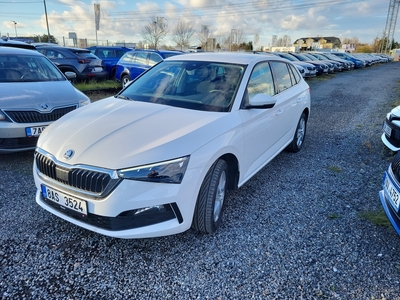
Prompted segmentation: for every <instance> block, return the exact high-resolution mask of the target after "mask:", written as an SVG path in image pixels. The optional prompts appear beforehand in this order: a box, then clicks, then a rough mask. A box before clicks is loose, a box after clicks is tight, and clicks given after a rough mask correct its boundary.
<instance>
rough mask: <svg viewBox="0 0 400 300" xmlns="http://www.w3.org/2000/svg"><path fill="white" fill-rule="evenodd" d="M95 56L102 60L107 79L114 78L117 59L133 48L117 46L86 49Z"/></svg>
mask: <svg viewBox="0 0 400 300" xmlns="http://www.w3.org/2000/svg"><path fill="white" fill-rule="evenodd" d="M87 49H89V50H90V52H92V53H93V54H94V55H96V56H97V57H98V58H100V59H102V60H103V64H104V65H105V67H106V70H107V72H108V75H109V78H110V79H114V78H115V69H116V65H117V62H118V61H119V59H120V58H121V57H122V56H123V55H124V54H125V53H126V52H129V51H132V50H133V48H127V47H119V46H92V47H89V48H87Z"/></svg>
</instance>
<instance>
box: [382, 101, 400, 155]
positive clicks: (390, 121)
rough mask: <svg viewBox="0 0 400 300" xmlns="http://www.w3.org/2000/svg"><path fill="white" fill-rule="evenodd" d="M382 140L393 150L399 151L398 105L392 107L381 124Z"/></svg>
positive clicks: (399, 112)
mask: <svg viewBox="0 0 400 300" xmlns="http://www.w3.org/2000/svg"><path fill="white" fill-rule="evenodd" d="M382 129H383V133H382V136H381V140H382V142H383V143H384V144H385V146H386V147H388V148H389V149H390V150H392V151H394V152H398V151H400V106H397V107H395V108H393V109H392V110H391V111H390V112H389V113H388V114H387V115H386V118H385V120H384V121H383V124H382Z"/></svg>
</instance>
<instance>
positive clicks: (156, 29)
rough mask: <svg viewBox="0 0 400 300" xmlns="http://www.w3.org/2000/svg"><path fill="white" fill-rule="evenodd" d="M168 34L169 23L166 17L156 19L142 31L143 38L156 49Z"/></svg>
mask: <svg viewBox="0 0 400 300" xmlns="http://www.w3.org/2000/svg"><path fill="white" fill-rule="evenodd" d="M167 33H168V22H167V19H165V18H164V17H156V18H155V19H152V20H150V21H149V23H148V24H147V25H145V26H144V28H143V29H142V38H143V40H144V41H146V42H147V43H149V44H150V45H151V46H152V47H154V49H157V47H158V46H159V44H160V42H161V41H162V39H163V38H164V37H165V36H166V35H167Z"/></svg>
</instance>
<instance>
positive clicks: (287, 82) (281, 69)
mask: <svg viewBox="0 0 400 300" xmlns="http://www.w3.org/2000/svg"><path fill="white" fill-rule="evenodd" d="M271 67H272V70H273V73H274V79H275V84H276V87H277V93H281V92H283V91H284V90H287V89H288V88H290V87H291V86H292V85H293V84H292V78H291V76H290V73H289V69H288V65H287V64H286V63H284V62H278V61H273V62H271Z"/></svg>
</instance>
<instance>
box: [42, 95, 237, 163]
mask: <svg viewBox="0 0 400 300" xmlns="http://www.w3.org/2000/svg"><path fill="white" fill-rule="evenodd" d="M229 115H230V113H221V112H218V113H217V112H204V111H197V110H189V109H182V108H177V107H171V106H166V105H160V104H154V103H143V102H137V101H128V100H122V99H116V98H114V97H110V98H106V99H103V100H100V101H97V102H95V103H93V104H91V105H88V106H85V107H83V108H80V109H79V110H75V111H73V112H71V113H69V114H67V115H65V116H64V117H62V118H61V119H59V120H58V121H56V122H54V123H53V124H51V125H50V126H49V127H48V128H47V129H46V130H45V131H44V132H43V133H42V135H41V136H40V138H39V140H38V143H37V146H38V147H40V148H41V149H43V150H45V151H47V152H49V153H51V154H52V155H54V156H55V158H56V159H57V160H59V161H61V162H63V163H67V164H71V165H74V164H85V165H92V166H99V167H103V168H109V169H120V168H125V167H131V166H137V165H142V164H148V163H154V162H158V161H164V160H168V159H173V158H177V157H182V156H186V155H189V154H191V153H193V152H194V151H195V150H196V149H198V148H199V147H200V146H202V145H205V144H206V143H207V142H208V141H211V140H212V139H214V138H215V137H216V136H218V135H220V134H222V133H223V132H225V131H226V130H228V127H229V128H230V127H232V126H234V124H232V123H234V121H230V122H226V121H223V119H224V118H228V117H229ZM211 128H212V129H211ZM68 150H73V151H74V155H73V156H72V158H70V159H66V158H64V154H65V153H66V152H67V151H68Z"/></svg>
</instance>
